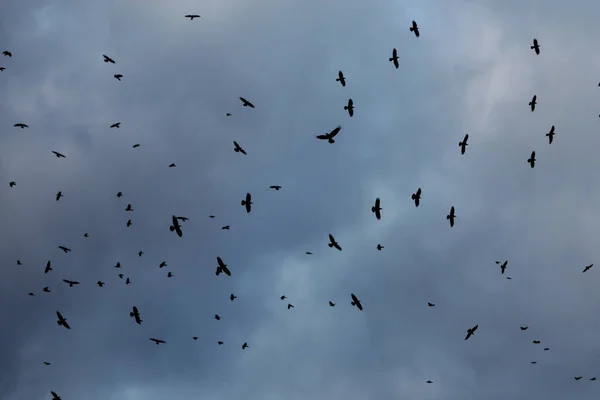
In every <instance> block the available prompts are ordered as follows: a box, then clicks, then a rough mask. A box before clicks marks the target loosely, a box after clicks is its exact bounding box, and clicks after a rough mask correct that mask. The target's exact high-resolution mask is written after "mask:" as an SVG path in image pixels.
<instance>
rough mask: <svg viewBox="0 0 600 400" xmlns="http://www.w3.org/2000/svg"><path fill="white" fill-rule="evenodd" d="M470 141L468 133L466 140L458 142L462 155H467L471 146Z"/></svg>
mask: <svg viewBox="0 0 600 400" xmlns="http://www.w3.org/2000/svg"><path fill="white" fill-rule="evenodd" d="M468 140H469V134H468V133H467V134H466V135H465V137H464V139H463V140H462V141H460V142H458V146H459V147H460V154H465V151H467V146H468V145H469V144H468V143H467V141H468Z"/></svg>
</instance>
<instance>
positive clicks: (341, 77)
mask: <svg viewBox="0 0 600 400" xmlns="http://www.w3.org/2000/svg"><path fill="white" fill-rule="evenodd" d="M335 81H336V82H339V83H341V84H342V86H343V87H346V78H345V77H344V73H343V72H342V71H339V72H338V77H337V78H336V80H335Z"/></svg>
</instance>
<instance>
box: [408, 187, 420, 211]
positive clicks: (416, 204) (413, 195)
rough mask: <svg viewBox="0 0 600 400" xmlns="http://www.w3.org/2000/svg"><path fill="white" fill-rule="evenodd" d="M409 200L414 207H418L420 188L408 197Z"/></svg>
mask: <svg viewBox="0 0 600 400" xmlns="http://www.w3.org/2000/svg"><path fill="white" fill-rule="evenodd" d="M410 198H411V199H413V200H414V202H415V207H419V203H420V201H421V188H418V189H417V191H416V192H415V193H413V194H412V195H411V196H410Z"/></svg>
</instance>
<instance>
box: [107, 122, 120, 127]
mask: <svg viewBox="0 0 600 400" xmlns="http://www.w3.org/2000/svg"><path fill="white" fill-rule="evenodd" d="M110 127H111V128H120V127H121V123H120V122H115V123H114V124H112V125H111V126H110Z"/></svg>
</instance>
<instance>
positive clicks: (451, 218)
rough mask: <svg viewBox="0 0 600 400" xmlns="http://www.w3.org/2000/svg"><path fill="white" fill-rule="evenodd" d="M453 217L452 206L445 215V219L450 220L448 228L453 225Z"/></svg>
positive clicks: (454, 216)
mask: <svg viewBox="0 0 600 400" xmlns="http://www.w3.org/2000/svg"><path fill="white" fill-rule="evenodd" d="M454 218H456V215H455V214H454V206H452V207H450V214H448V215H446V219H447V220H448V221H450V228H452V227H453V226H454Z"/></svg>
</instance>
